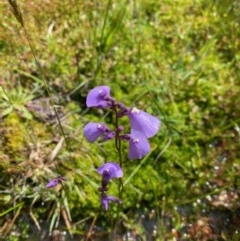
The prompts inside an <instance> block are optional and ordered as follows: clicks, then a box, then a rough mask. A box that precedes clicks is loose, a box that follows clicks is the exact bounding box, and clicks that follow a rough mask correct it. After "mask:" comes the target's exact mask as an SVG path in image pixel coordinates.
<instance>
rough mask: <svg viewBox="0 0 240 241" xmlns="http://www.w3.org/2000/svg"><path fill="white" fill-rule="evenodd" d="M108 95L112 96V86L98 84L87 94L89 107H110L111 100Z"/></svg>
mask: <svg viewBox="0 0 240 241" xmlns="http://www.w3.org/2000/svg"><path fill="white" fill-rule="evenodd" d="M107 97H108V98H110V87H109V86H98V87H95V88H94V89H92V90H90V92H89V93H88V95H87V101H86V104H87V107H98V108H106V107H109V101H108V100H107Z"/></svg>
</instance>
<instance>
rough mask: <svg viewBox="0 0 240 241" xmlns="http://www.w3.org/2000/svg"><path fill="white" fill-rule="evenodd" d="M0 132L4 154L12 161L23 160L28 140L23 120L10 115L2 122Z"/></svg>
mask: <svg viewBox="0 0 240 241" xmlns="http://www.w3.org/2000/svg"><path fill="white" fill-rule="evenodd" d="M1 130H2V132H3V148H4V152H5V153H6V154H7V155H10V156H11V158H12V159H13V160H14V161H17V162H18V161H21V160H23V159H24V154H26V153H25V151H26V148H27V139H28V138H27V135H28V132H27V129H26V128H25V127H24V123H23V120H22V119H21V118H20V117H19V115H18V114H17V113H11V114H10V115H8V116H7V117H6V118H5V119H4V120H3V122H2V124H1Z"/></svg>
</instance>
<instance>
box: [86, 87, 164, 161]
mask: <svg viewBox="0 0 240 241" xmlns="http://www.w3.org/2000/svg"><path fill="white" fill-rule="evenodd" d="M86 104H87V106H88V107H96V108H109V109H111V110H113V111H114V113H115V114H116V116H117V118H121V117H123V116H127V117H128V119H129V121H130V126H131V130H130V133H128V134H121V132H122V131H123V127H120V126H119V127H117V128H116V129H115V130H111V129H109V128H108V127H107V126H106V125H105V124H103V123H94V122H90V123H88V124H87V125H86V126H85V127H84V136H85V137H86V139H87V140H88V141H89V142H94V141H96V140H97V139H98V138H99V137H101V140H102V141H106V140H109V139H112V138H114V137H115V138H116V136H117V137H118V138H120V139H121V140H125V141H128V143H129V150H128V157H129V159H141V158H143V157H144V156H145V155H146V154H147V153H148V152H149V151H150V145H149V143H148V138H150V137H152V136H154V135H155V134H156V133H157V132H158V130H159V128H160V124H161V122H160V120H159V119H158V118H156V117H155V116H152V115H150V114H148V113H146V112H144V111H142V110H139V109H137V108H136V107H133V108H127V107H125V105H124V104H123V103H120V102H117V101H116V100H115V99H114V98H112V97H111V95H110V87H108V86H98V87H95V88H94V89H92V90H91V91H90V92H89V94H88V96H87V101H86Z"/></svg>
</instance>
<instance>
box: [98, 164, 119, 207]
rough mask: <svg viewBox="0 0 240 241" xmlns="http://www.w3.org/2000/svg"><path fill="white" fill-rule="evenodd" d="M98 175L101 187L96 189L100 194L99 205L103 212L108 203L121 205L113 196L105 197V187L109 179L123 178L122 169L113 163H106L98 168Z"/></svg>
mask: <svg viewBox="0 0 240 241" xmlns="http://www.w3.org/2000/svg"><path fill="white" fill-rule="evenodd" d="M97 171H98V173H99V174H100V175H101V176H102V185H101V187H99V188H98V190H99V191H100V192H101V203H102V205H103V207H104V209H105V210H108V204H109V202H110V201H112V202H118V203H121V202H122V201H121V200H120V199H118V198H116V197H114V196H107V194H106V191H107V185H108V183H109V181H110V180H111V179H114V178H121V177H122V176H123V171H122V168H121V167H120V166H119V165H118V164H117V163H115V162H108V163H105V164H103V165H102V166H100V167H99V168H98V170H97Z"/></svg>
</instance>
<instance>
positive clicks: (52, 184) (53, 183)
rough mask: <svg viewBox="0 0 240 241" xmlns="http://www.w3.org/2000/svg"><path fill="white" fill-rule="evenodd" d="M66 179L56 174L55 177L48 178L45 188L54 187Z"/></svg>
mask: <svg viewBox="0 0 240 241" xmlns="http://www.w3.org/2000/svg"><path fill="white" fill-rule="evenodd" d="M66 180H67V179H66V177H62V176H58V177H57V178H54V179H52V180H50V181H49V182H48V184H47V185H46V187H47V188H50V187H55V186H57V185H58V184H60V183H62V182H63V181H66Z"/></svg>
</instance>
